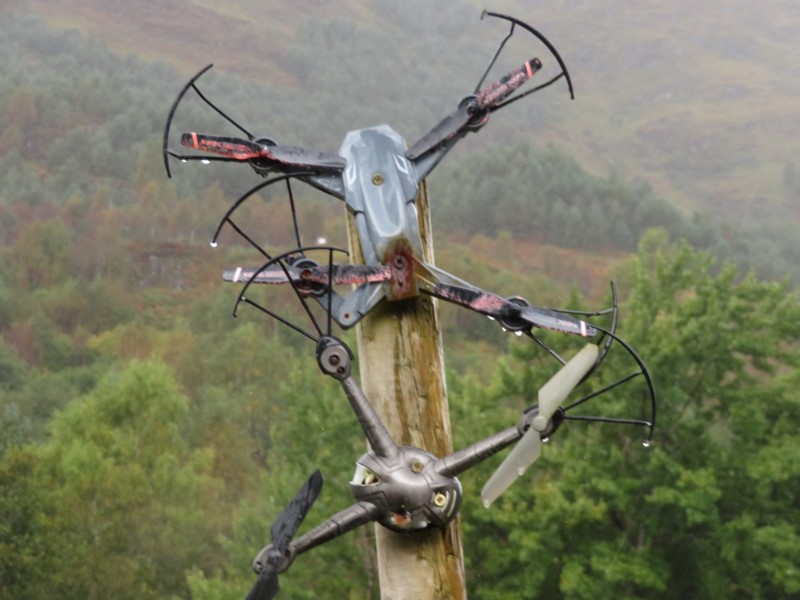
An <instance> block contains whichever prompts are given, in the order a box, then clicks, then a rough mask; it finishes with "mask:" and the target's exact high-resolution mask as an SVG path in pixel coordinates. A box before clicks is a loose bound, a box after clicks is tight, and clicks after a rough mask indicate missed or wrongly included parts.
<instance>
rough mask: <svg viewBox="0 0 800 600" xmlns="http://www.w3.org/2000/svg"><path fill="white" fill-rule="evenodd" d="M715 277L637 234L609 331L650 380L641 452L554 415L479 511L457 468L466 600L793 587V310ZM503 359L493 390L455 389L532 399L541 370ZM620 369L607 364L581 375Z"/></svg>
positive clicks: (799, 472)
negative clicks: (649, 421)
mask: <svg viewBox="0 0 800 600" xmlns="http://www.w3.org/2000/svg"><path fill="white" fill-rule="evenodd" d="M716 271H717V270H715V269H714V265H713V260H712V259H711V257H710V256H709V255H707V254H704V253H698V252H694V251H692V250H691V249H690V248H689V247H688V246H681V247H677V248H676V247H674V246H670V245H669V244H668V243H667V240H666V236H665V234H664V233H663V232H651V233H649V234H648V235H646V236H645V237H644V239H643V240H642V243H641V246H640V251H639V254H638V255H637V256H636V257H635V258H634V259H633V260H632V263H631V271H630V274H629V276H630V283H629V286H630V289H631V295H630V298H629V299H628V301H627V302H626V304H625V306H624V313H623V320H622V323H621V325H622V331H621V333H622V335H623V336H624V337H626V338H627V339H628V340H629V341H631V342H632V343H633V345H634V346H635V347H636V348H637V349H638V350H639V352H640V354H641V355H642V356H643V357H644V359H645V361H646V362H647V364H648V366H649V367H650V369H651V370H652V372H653V374H654V376H655V379H656V385H657V387H658V392H659V398H660V402H659V413H658V427H657V430H656V444H655V447H654V448H650V449H649V450H645V449H644V448H642V445H641V443H640V442H641V439H642V438H641V437H638V436H637V435H636V433H635V430H634V429H632V428H630V427H615V426H612V425H587V424H580V423H567V424H566V425H565V426H564V427H563V428H562V430H561V431H559V432H558V434H557V435H555V436H554V439H553V441H552V443H551V444H549V445H548V446H546V447H545V449H544V451H543V457H542V458H541V460H540V461H539V462H538V463H537V464H536V468H535V472H533V473H532V474H530V475H526V476H525V477H523V478H522V479H521V480H520V481H519V482H517V484H516V485H515V486H513V487H512V488H511V489H510V490H509V491H508V492H507V493H506V494H505V495H504V496H503V498H501V500H500V501H499V502H498V504H497V507H496V508H495V507H494V506H493V507H492V509H491V510H490V511H488V512H487V511H484V510H483V509H482V507H480V506H478V504H479V503H478V502H477V501H476V500H475V496H476V495H477V489H470V488H472V487H473V486H477V485H478V483H479V481H480V478H481V474H482V473H483V472H480V471H479V472H477V473H476V475H477V476H478V482H475V483H473V482H472V481H470V478H469V477H465V480H466V481H465V494H466V498H467V500H466V501H465V507H464V523H465V528H466V530H467V537H466V543H465V547H466V552H467V559H468V574H469V575H470V587H471V590H472V592H473V595H474V596H475V597H477V598H489V599H493V598H503V597H509V595H512V594H513V595H514V596H515V597H527V598H533V597H552V598H560V597H563V598H619V597H625V598H690V597H694V598H700V597H714V598H734V597H735V598H791V597H796V595H797V594H798V593H799V592H800V570H798V569H797V568H796V556H798V552H799V551H800V535H799V533H800V532H799V530H798V525H797V523H799V522H800V512H798V511H800V509H799V508H798V507H800V466H798V465H800V462H798V450H797V449H798V448H800V436H798V434H797V433H796V427H795V426H794V424H795V423H796V422H797V419H798V418H800V394H798V392H797V390H798V385H797V384H798V383H799V382H800V371H798V369H797V366H798V363H799V362H800V348H798V338H799V337H800V303H799V302H798V298H797V295H796V294H794V293H791V292H790V291H789V289H788V287H787V285H786V284H781V283H763V282H759V281H757V280H756V279H755V278H754V277H753V276H747V277H745V278H741V277H739V276H738V274H737V270H736V269H735V268H734V267H733V266H731V265H725V266H723V267H722V268H721V269H719V270H718V272H716ZM532 356H533V350H531V351H529V352H518V353H517V358H525V359H530V358H532ZM516 367H517V369H516V370H515V369H511V368H506V369H505V371H501V375H502V377H498V378H497V380H496V381H495V383H494V386H493V387H489V388H488V389H484V390H483V391H481V390H480V389H476V388H475V386H473V385H470V384H467V385H465V389H464V390H463V391H464V392H465V394H466V395H467V396H468V397H470V396H471V397H472V398H473V399H474V401H475V402H476V403H477V404H476V405H477V406H478V407H484V408H483V410H486V411H489V410H491V411H492V413H494V414H496V413H498V412H502V411H503V406H504V404H503V402H504V400H503V399H507V398H508V397H509V396H510V397H512V398H513V397H519V396H520V395H528V403H533V401H531V400H530V398H531V396H530V394H533V391H534V390H535V388H536V386H537V385H540V384H541V382H543V381H544V379H545V375H544V374H542V375H540V376H536V371H535V369H533V368H532V367H531V366H530V365H526V364H522V365H519V364H517V365H516ZM622 369H623V367H621V366H619V365H618V363H616V364H609V365H607V366H604V367H603V368H602V369H601V371H600V372H598V373H597V374H596V375H595V376H594V379H597V380H598V381H606V380H609V379H610V378H611V376H612V375H619V374H623V373H625V371H624V370H622ZM614 396H615V397H610V398H609V397H605V396H601V397H599V398H596V399H595V400H593V401H592V402H591V403H590V404H591V405H593V406H592V408H591V410H593V411H595V413H596V414H602V415H607V416H625V414H626V411H628V412H627V416H631V415H630V412H629V411H631V410H638V406H639V404H638V401H636V398H635V396H636V394H631V393H629V392H628V391H621V392H619V393H617V394H614ZM498 405H499V407H498ZM518 408H521V406H519V407H518ZM472 410H475V409H474V408H473V409H472ZM589 410H590V409H589V408H588V407H587V411H589ZM478 414H480V413H478ZM509 419H510V417H509ZM509 422H510V420H509ZM462 426H463V425H462ZM520 590H525V591H524V596H520Z"/></svg>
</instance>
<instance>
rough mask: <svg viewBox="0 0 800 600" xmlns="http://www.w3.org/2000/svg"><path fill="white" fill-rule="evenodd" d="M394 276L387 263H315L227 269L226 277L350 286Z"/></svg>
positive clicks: (238, 279) (241, 279)
mask: <svg viewBox="0 0 800 600" xmlns="http://www.w3.org/2000/svg"><path fill="white" fill-rule="evenodd" d="M391 276H392V271H391V269H390V268H389V267H386V266H383V265H376V266H370V265H330V266H328V265H316V264H315V265H312V266H294V265H286V269H285V270H284V269H283V268H281V266H280V265H270V266H269V267H267V268H266V269H261V270H259V269H258V267H256V268H242V267H236V268H235V269H225V271H223V273H222V279H224V280H225V281H231V282H233V283H238V282H245V281H249V280H250V279H252V280H253V283H275V284H280V283H289V281H290V280H291V281H294V282H295V283H303V282H307V283H318V284H321V285H325V286H327V285H330V284H331V282H332V283H333V284H334V285H348V284H359V283H374V282H379V281H388V280H389V279H390V278H391Z"/></svg>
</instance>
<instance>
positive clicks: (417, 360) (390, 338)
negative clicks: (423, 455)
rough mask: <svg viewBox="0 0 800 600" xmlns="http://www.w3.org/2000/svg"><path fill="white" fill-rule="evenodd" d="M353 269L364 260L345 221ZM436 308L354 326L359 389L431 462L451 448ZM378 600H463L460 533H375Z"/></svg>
mask: <svg viewBox="0 0 800 600" xmlns="http://www.w3.org/2000/svg"><path fill="white" fill-rule="evenodd" d="M417 211H418V216H419V228H420V232H421V234H422V243H423V252H424V259H425V260H426V261H427V262H430V263H431V264H433V243H432V236H431V227H430V214H429V211H428V197H427V190H426V186H425V183H424V182H423V183H422V184H421V185H420V192H419V197H418V198H417ZM348 243H349V246H350V251H351V256H352V257H353V260H354V262H360V261H362V260H363V256H362V254H361V247H360V244H359V240H358V236H357V235H355V230H354V222H353V220H352V218H351V217H350V215H349V214H348ZM435 302H436V301H435V300H434V299H432V298H430V297H428V296H419V297H417V298H414V299H410V300H402V301H398V302H382V303H381V304H380V305H379V306H378V307H376V308H375V309H374V310H372V311H371V312H370V313H369V314H368V315H367V316H366V317H364V318H363V319H362V320H361V321H360V323H359V324H358V325H357V328H356V331H357V338H358V360H359V366H360V376H361V387H362V389H363V390H364V392H365V394H366V395H367V398H369V400H370V402H371V403H372V405H373V406H374V408H375V410H376V411H377V413H378V415H379V416H380V418H381V419H382V420H383V422H384V424H385V425H386V428H387V429H388V430H389V433H390V434H391V435H392V437H393V438H394V439H395V441H396V442H397V444H398V445H401V446H415V447H418V448H422V449H423V450H427V451H428V452H431V453H433V454H435V455H436V456H445V455H447V454H450V453H451V452H452V449H453V443H452V436H451V433H450V415H449V409H448V405H447V390H446V385H445V376H444V358H443V351H442V335H441V329H440V327H439V319H438V314H437V311H436V303H435ZM375 530H376V543H377V558H378V573H379V577H380V587H381V598H382V600H445V599H446V600H461V599H464V598H466V597H467V593H466V586H465V581H464V579H465V578H464V557H463V549H462V546H461V526H460V521H459V519H458V518H456V519H455V520H454V521H453V522H452V523H451V524H450V526H449V527H448V528H447V529H446V530H444V531H442V530H438V529H432V530H427V531H421V532H414V533H410V534H400V533H395V532H393V531H390V530H388V529H386V528H384V527H382V526H380V525H376V526H375Z"/></svg>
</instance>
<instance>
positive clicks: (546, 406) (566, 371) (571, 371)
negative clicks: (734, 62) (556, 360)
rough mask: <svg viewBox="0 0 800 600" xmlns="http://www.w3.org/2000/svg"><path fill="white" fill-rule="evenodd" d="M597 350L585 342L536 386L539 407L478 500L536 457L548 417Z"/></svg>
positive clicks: (495, 492) (493, 494)
mask: <svg viewBox="0 0 800 600" xmlns="http://www.w3.org/2000/svg"><path fill="white" fill-rule="evenodd" d="M598 354H599V348H598V347H597V346H596V345H595V344H586V345H585V346H584V347H583V349H582V350H581V351H580V352H578V353H577V354H576V355H575V356H574V357H572V359H571V360H570V361H569V362H567V364H565V365H564V366H563V367H561V369H560V370H559V371H558V372H557V373H556V374H555V375H553V376H552V377H551V378H550V379H549V380H548V381H547V383H545V384H544V385H543V386H542V387H541V388H539V407H538V410H537V412H536V415H535V416H534V417H533V419H532V420H531V423H530V426H529V427H528V429H527V431H526V432H525V433H524V434H523V436H522V438H520V440H519V442H517V445H516V446H515V447H514V449H513V450H512V451H511V452H510V453H509V455H508V456H507V457H506V459H505V460H504V461H503V462H502V463H501V464H500V466H499V467H498V468H497V470H496V471H495V472H494V473H493V474H492V476H491V477H490V478H489V481H487V482H486V485H485V486H483V490H481V500H483V505H484V506H485V507H486V508H489V506H490V505H491V504H492V502H494V501H495V500H496V499H497V498H498V497H499V496H500V494H502V493H503V492H504V491H506V489H508V487H509V486H510V485H511V484H512V483H514V481H516V479H517V478H518V477H520V476H521V475H522V474H523V473H525V470H526V469H527V468H528V467H530V466H531V465H532V464H533V463H534V462H536V460H537V459H538V458H539V456H540V455H541V452H542V437H543V434H545V433H549V432H548V429H549V427H550V422H551V420H552V419H553V417H554V416H555V415H556V413H557V412H558V410H559V409H560V408H561V404H562V403H563V402H564V400H566V398H567V396H569V394H570V392H572V390H573V389H574V388H575V386H577V385H578V384H579V383H580V382H581V380H582V379H583V377H584V375H586V373H588V372H589V369H591V368H592V366H593V365H594V363H595V361H596V360H597V356H598Z"/></svg>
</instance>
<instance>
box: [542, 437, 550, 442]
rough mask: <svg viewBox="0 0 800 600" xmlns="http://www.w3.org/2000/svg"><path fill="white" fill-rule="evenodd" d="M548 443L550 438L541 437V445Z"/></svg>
mask: <svg viewBox="0 0 800 600" xmlns="http://www.w3.org/2000/svg"><path fill="white" fill-rule="evenodd" d="M549 441H550V438H549V437H543V438H542V443H543V444H546V443H547V442H549Z"/></svg>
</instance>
